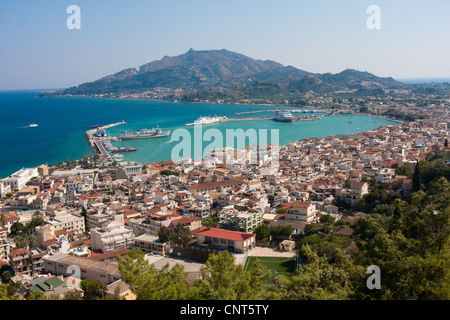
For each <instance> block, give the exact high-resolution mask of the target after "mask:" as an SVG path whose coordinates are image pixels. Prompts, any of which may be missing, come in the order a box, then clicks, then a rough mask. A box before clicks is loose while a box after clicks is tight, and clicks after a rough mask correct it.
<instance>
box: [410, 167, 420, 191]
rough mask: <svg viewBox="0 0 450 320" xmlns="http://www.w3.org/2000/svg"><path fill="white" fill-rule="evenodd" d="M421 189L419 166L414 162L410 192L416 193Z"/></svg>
mask: <svg viewBox="0 0 450 320" xmlns="http://www.w3.org/2000/svg"><path fill="white" fill-rule="evenodd" d="M421 188H422V176H421V174H420V165H419V162H418V161H417V162H416V165H415V167H414V174H413V178H412V191H413V192H416V191H419V190H420V189H421Z"/></svg>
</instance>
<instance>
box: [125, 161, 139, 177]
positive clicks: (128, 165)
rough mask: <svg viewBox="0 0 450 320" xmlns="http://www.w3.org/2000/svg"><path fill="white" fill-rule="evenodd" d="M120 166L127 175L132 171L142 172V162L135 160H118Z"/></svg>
mask: <svg viewBox="0 0 450 320" xmlns="http://www.w3.org/2000/svg"><path fill="white" fill-rule="evenodd" d="M120 166H121V167H122V168H123V170H125V173H126V174H127V175H130V174H134V173H142V163H140V162H136V161H126V162H120Z"/></svg>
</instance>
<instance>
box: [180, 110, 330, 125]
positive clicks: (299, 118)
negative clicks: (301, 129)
mask: <svg viewBox="0 0 450 320" xmlns="http://www.w3.org/2000/svg"><path fill="white" fill-rule="evenodd" d="M255 112H256V111H255ZM258 112H259V111H258ZM324 116H326V115H314V116H294V120H293V121H314V120H318V119H322V118H323V117H324ZM272 119H273V117H264V116H262V117H249V118H226V119H222V120H220V121H217V122H214V123H210V124H216V123H220V122H230V121H253V120H272ZM210 124H204V126H206V125H210ZM193 125H194V123H186V124H185V126H193Z"/></svg>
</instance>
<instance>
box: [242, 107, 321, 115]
mask: <svg viewBox="0 0 450 320" xmlns="http://www.w3.org/2000/svg"><path fill="white" fill-rule="evenodd" d="M277 111H280V109H277V110H253V111H243V112H236V113H235V115H238V116H240V115H243V114H248V113H260V112H277ZM288 111H289V112H294V113H318V112H326V111H325V110H308V109H289V110H288Z"/></svg>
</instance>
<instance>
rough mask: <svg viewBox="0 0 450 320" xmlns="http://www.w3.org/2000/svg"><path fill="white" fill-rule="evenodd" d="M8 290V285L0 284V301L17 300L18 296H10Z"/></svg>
mask: <svg viewBox="0 0 450 320" xmlns="http://www.w3.org/2000/svg"><path fill="white" fill-rule="evenodd" d="M9 288H10V285H6V284H4V283H1V284H0V300H17V299H18V298H19V295H18V294H15V293H14V294H11V290H10V289H9Z"/></svg>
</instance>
